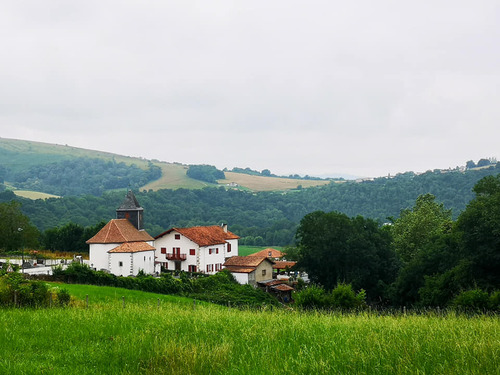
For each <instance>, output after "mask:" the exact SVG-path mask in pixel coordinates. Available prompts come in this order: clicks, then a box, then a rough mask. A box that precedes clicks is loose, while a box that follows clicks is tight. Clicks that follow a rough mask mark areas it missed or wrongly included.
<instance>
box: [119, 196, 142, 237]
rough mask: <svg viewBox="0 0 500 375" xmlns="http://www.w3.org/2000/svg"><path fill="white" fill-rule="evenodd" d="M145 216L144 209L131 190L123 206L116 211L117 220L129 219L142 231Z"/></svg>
mask: <svg viewBox="0 0 500 375" xmlns="http://www.w3.org/2000/svg"><path fill="white" fill-rule="evenodd" d="M143 214H144V209H143V208H142V207H141V206H140V205H139V202H138V201H137V199H136V197H135V195H134V193H132V190H129V191H128V192H127V195H126V196H125V200H124V201H123V203H122V204H121V206H120V207H119V208H117V209H116V218H117V219H128V221H130V222H131V223H132V225H133V226H134V227H136V228H137V230H142V229H143V226H142V225H143Z"/></svg>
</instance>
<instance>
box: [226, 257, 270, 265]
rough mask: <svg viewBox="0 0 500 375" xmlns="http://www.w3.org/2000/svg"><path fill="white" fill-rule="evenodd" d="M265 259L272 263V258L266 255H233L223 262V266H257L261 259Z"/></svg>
mask: <svg viewBox="0 0 500 375" xmlns="http://www.w3.org/2000/svg"><path fill="white" fill-rule="evenodd" d="M265 260H267V261H268V262H271V263H274V262H273V261H272V260H270V259H268V258H267V257H262V256H260V257H256V256H252V255H250V256H246V257H243V256H234V257H231V258H229V259H228V260H226V262H225V263H224V264H223V266H225V267H229V266H233V267H257V266H258V265H259V264H261V263H262V262H263V261H265Z"/></svg>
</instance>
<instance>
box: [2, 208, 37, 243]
mask: <svg viewBox="0 0 500 375" xmlns="http://www.w3.org/2000/svg"><path fill="white" fill-rule="evenodd" d="M38 237H39V232H38V229H37V228H36V227H35V226H33V225H32V224H31V222H30V220H29V218H28V217H27V216H26V215H24V214H23V213H22V212H21V204H20V203H19V202H15V201H11V202H8V203H0V249H4V250H6V251H12V250H20V249H22V248H25V247H36V246H37V245H38Z"/></svg>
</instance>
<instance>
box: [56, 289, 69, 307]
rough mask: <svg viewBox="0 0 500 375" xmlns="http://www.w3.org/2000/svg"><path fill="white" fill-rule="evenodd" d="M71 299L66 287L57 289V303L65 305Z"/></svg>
mask: <svg viewBox="0 0 500 375" xmlns="http://www.w3.org/2000/svg"><path fill="white" fill-rule="evenodd" d="M70 300H71V295H70V294H69V292H68V290H67V289H64V288H62V289H58V290H57V303H58V304H59V306H67V305H68V304H69V302H70Z"/></svg>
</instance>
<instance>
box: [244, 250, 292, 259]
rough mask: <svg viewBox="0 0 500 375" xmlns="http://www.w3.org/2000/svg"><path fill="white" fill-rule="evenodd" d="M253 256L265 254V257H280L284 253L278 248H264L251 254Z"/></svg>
mask: <svg viewBox="0 0 500 375" xmlns="http://www.w3.org/2000/svg"><path fill="white" fill-rule="evenodd" d="M252 255H253V256H265V257H270V258H281V257H283V256H284V255H285V254H284V253H282V252H281V251H279V250H276V249H272V248H267V249H264V250H261V251H259V252H258V253H255V254H252Z"/></svg>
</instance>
